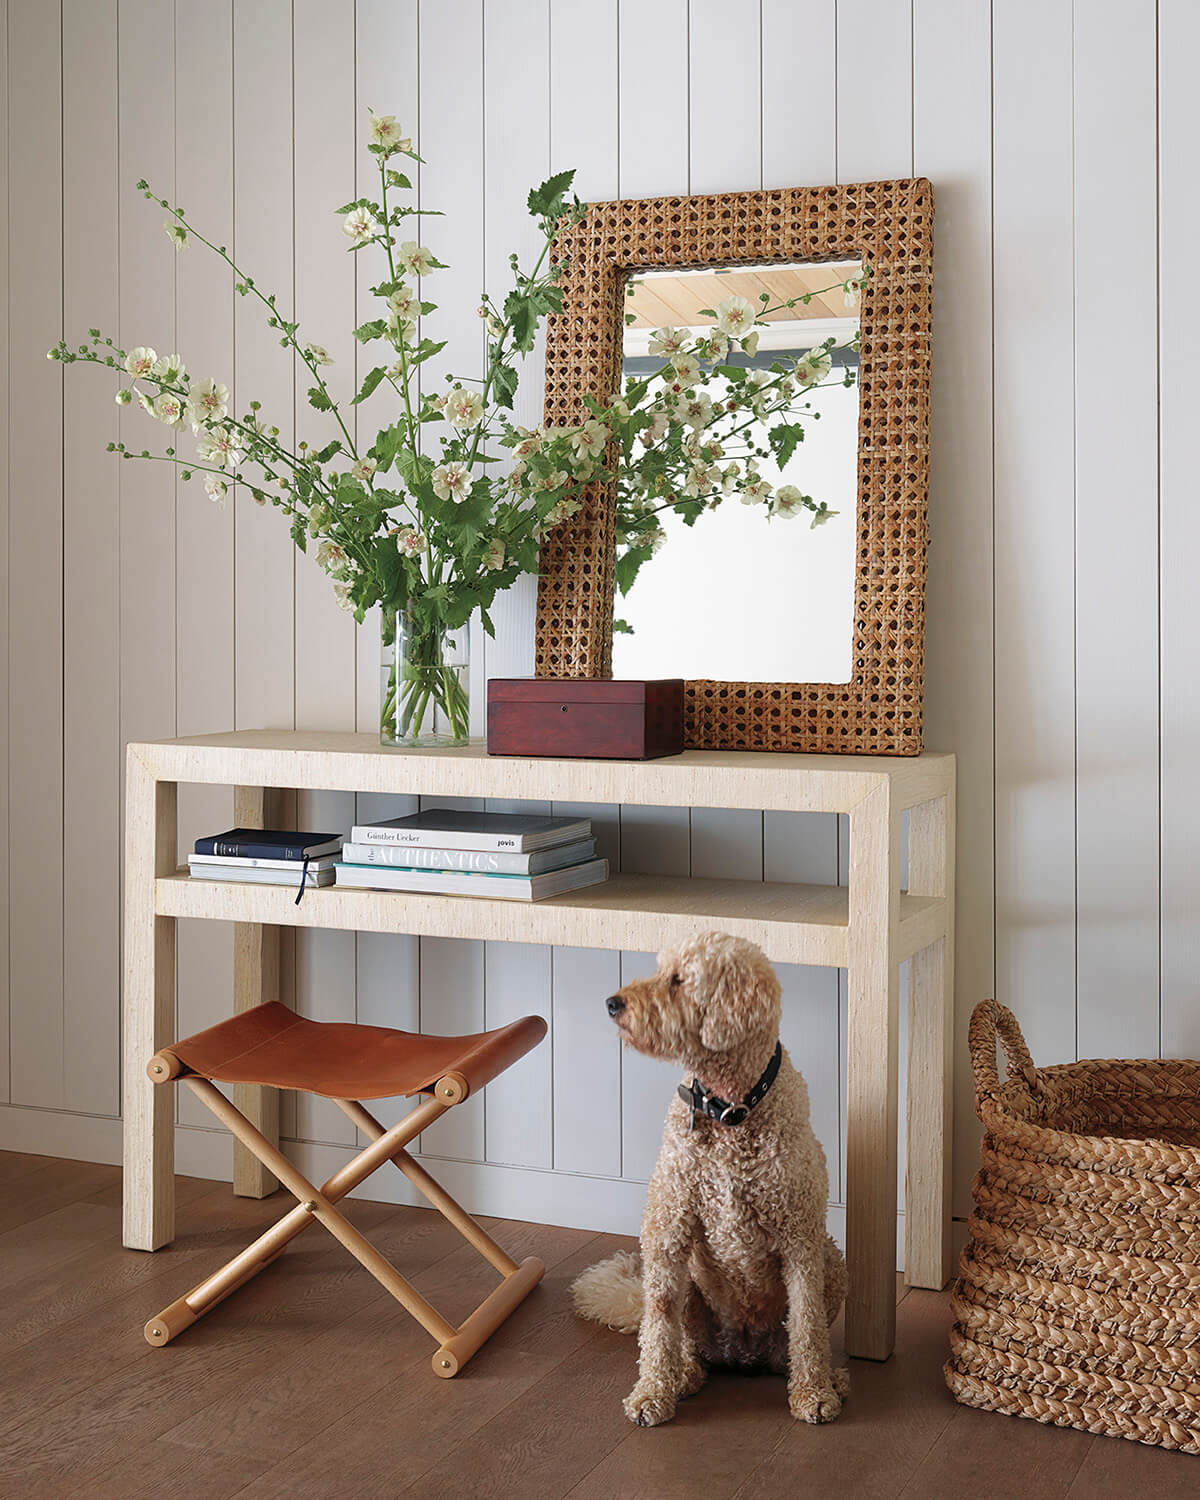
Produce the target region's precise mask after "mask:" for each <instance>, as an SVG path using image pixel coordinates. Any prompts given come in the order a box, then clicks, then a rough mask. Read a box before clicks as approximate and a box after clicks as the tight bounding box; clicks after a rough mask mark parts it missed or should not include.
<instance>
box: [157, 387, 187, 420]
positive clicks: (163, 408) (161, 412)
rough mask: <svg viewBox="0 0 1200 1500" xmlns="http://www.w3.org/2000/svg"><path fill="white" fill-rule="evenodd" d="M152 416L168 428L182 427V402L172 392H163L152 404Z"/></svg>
mask: <svg viewBox="0 0 1200 1500" xmlns="http://www.w3.org/2000/svg"><path fill="white" fill-rule="evenodd" d="M154 415H155V416H156V417H157V418H158V420H159V421H160V422H165V423H166V424H167V426H168V427H182V426H183V402H182V401H181V400H180V399H179V397H178V396H177V395H175V393H174V392H173V391H163V392H162V394H161V395H160V396H159V398H158V400H157V401H156V402H155V403H154Z"/></svg>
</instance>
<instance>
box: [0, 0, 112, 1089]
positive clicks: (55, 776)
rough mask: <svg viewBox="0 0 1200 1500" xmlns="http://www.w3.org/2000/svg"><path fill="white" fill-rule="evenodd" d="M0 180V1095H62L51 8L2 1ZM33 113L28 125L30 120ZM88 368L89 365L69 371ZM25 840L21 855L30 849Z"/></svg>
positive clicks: (58, 206)
mask: <svg viewBox="0 0 1200 1500" xmlns="http://www.w3.org/2000/svg"><path fill="white" fill-rule="evenodd" d="M8 40H9V47H10V48H11V57H12V61H11V63H10V67H9V101H8V105H9V121H10V123H11V125H12V126H13V129H12V130H11V132H10V135H9V140H10V142H11V143H15V142H18V141H20V142H21V149H20V150H15V151H14V150H11V147H10V156H9V192H10V195H11V202H12V203H13V204H14V205H17V211H16V212H15V213H14V214H13V215H12V218H11V220H10V223H9V257H10V259H9V274H10V276H11V278H12V286H13V288H14V289H15V291H16V295H15V296H13V298H12V300H11V302H10V305H9V325H8V343H9V358H10V361H11V368H12V370H13V371H14V372H19V375H18V378H16V379H14V380H13V381H12V384H11V386H10V389H9V449H8V462H9V495H10V500H9V504H10V511H9V545H10V554H9V614H10V618H11V619H12V620H13V621H14V622H16V626H17V628H16V629H15V630H14V631H13V633H12V636H11V639H10V642H9V670H10V673H11V676H10V679H9V726H10V731H9V732H10V745H9V784H10V786H11V787H13V788H14V789H15V792H16V795H15V796H13V798H12V801H11V805H10V810H9V828H8V839H7V845H8V853H7V856H6V857H7V858H8V860H9V862H10V863H9V877H10V884H9V914H10V922H11V926H10V934H11V937H10V948H9V964H10V971H9V977H10V982H11V984H12V993H13V1001H12V1012H11V1024H10V1033H11V1036H10V1039H11V1047H12V1054H11V1069H12V1074H11V1083H12V1093H11V1097H12V1099H13V1101H14V1102H15V1103H18V1104H37V1105H42V1106H44V1107H46V1108H54V1107H56V1106H61V1105H63V1104H64V1103H65V1102H66V1101H65V1100H64V1098H63V1089H62V1055H63V973H62V872H63V854H62V836H63V826H62V763H63V749H62V650H63V626H62V602H63V601H62V465H61V461H60V458H59V453H60V450H61V444H62V411H63V406H62V400H63V397H62V390H63V376H62V368H61V366H59V365H57V364H54V363H51V362H50V361H48V360H47V359H46V350H47V349H48V348H49V347H50V345H51V344H53V343H54V342H55V341H56V339H57V338H58V336H59V333H60V330H61V328H62V200H61V186H62V154H61V152H62V145H61V127H60V112H59V102H60V92H59V48H60V44H61V43H60V32H59V12H58V7H57V6H48V5H43V4H41V3H40V0H12V3H11V4H10V5H9V14H8ZM31 121H36V122H37V128H36V129H30V122H31ZM74 373H75V374H76V376H80V375H82V376H83V377H85V378H86V376H87V375H88V374H90V373H91V372H90V371H76V372H74ZM32 850H37V857H36V858H31V857H30V851H32Z"/></svg>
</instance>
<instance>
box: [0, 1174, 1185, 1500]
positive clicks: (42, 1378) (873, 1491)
mask: <svg viewBox="0 0 1200 1500" xmlns="http://www.w3.org/2000/svg"><path fill="white" fill-rule="evenodd" d="M0 1185H3V1187H4V1188H5V1190H6V1191H5V1194H4V1198H5V1204H6V1207H5V1209H4V1213H3V1216H2V1217H0V1370H2V1371H3V1378H2V1379H0V1495H3V1496H8V1495H13V1496H16V1495H20V1496H22V1497H23V1500H34V1497H43V1496H44V1497H54V1500H59V1497H62V1496H66V1495H71V1496H79V1497H93V1496H98V1497H109V1496H111V1497H113V1500H135V1497H138V1496H151V1495H153V1496H156V1497H169V1496H180V1497H183V1496H187V1497H188V1500H230V1497H233V1496H244V1497H259V1496H262V1497H280V1500H282V1497H285V1496H286V1497H320V1500H324V1497H329V1500H334V1497H336V1500H351V1497H352V1500H373V1497H379V1500H385V1497H386V1500H390V1497H393V1496H399V1495H408V1494H412V1495H429V1494H447V1493H456V1494H464V1495H470V1496H472V1497H475V1496H493V1497H502V1500H508V1497H513V1496H520V1497H521V1500H559V1497H560V1496H567V1495H569V1496H571V1497H572V1500H626V1497H628V1500H635V1497H636V1500H642V1497H648V1500H669V1497H680V1500H683V1497H687V1500H693V1497H694V1496H695V1495H696V1494H698V1493H699V1494H703V1495H704V1496H705V1500H750V1497H752V1496H754V1497H757V1496H764V1495H765V1496H771V1497H790V1496H802V1495H814V1496H817V1495H836V1496H839V1497H840V1496H850V1497H858V1496H862V1497H870V1500H888V1497H898V1496H904V1497H906V1500H918V1497H920V1500H936V1497H941V1496H946V1497H950V1496H954V1497H958V1496H961V1495H964V1494H965V1495H973V1496H978V1497H980V1500H1007V1497H1012V1500H1052V1497H1063V1500H1108V1497H1112V1500H1117V1497H1122V1500H1123V1497H1127V1496H1130V1495H1135V1494H1139V1493H1146V1494H1153V1495H1155V1497H1156V1500H1173V1497H1176V1496H1179V1497H1182V1496H1185V1495H1187V1496H1189V1497H1190V1496H1192V1495H1194V1494H1196V1493H1197V1487H1198V1486H1200V1461H1197V1460H1195V1459H1191V1458H1186V1457H1183V1456H1181V1455H1178V1454H1171V1453H1164V1452H1162V1451H1161V1450H1158V1449H1153V1448H1143V1447H1140V1446H1139V1445H1137V1444H1134V1443H1127V1442H1121V1441H1117V1440H1114V1439H1107V1438H1092V1437H1089V1436H1087V1435H1086V1434H1083V1433H1076V1432H1069V1431H1061V1430H1057V1429H1054V1428H1045V1427H1041V1426H1039V1425H1038V1424H1037V1423H1035V1422H1028V1421H1020V1420H1016V1419H1012V1418H1007V1417H1000V1416H995V1415H991V1414H988V1413H984V1412H976V1411H971V1410H968V1409H966V1408H964V1407H959V1406H956V1405H955V1404H954V1402H953V1401H952V1400H951V1399H950V1396H949V1395H948V1394H947V1392H946V1389H945V1386H944V1385H943V1384H942V1379H941V1365H942V1361H943V1359H944V1358H945V1351H946V1330H947V1326H948V1324H949V1320H950V1319H949V1307H948V1303H947V1299H946V1297H945V1295H944V1294H938V1293H932V1292H919V1291H914V1292H909V1293H907V1295H905V1293H904V1289H903V1287H902V1286H901V1285H899V1284H898V1286H897V1296H898V1298H899V1299H900V1305H899V1309H898V1314H897V1321H898V1329H897V1336H898V1347H897V1352H896V1354H895V1356H894V1357H893V1358H892V1359H891V1360H889V1361H888V1363H887V1364H884V1365H874V1364H869V1363H865V1362H860V1361H855V1362H854V1363H853V1365H852V1380H853V1391H852V1394H851V1398H850V1401H849V1402H848V1404H847V1406H846V1409H845V1411H844V1413H843V1415H842V1417H841V1419H840V1420H839V1421H838V1422H836V1423H834V1424H832V1425H831V1426H828V1427H808V1426H805V1425H802V1424H800V1423H797V1422H794V1421H793V1420H792V1419H791V1418H790V1417H789V1416H788V1413H787V1407H786V1403H785V1396H784V1389H783V1382H782V1381H781V1380H779V1379H773V1378H761V1379H747V1378H738V1377H732V1376H720V1377H714V1378H712V1379H711V1380H710V1381H709V1383H708V1384H707V1385H706V1386H705V1388H704V1389H703V1390H702V1391H701V1392H700V1394H699V1395H698V1396H696V1397H695V1398H693V1399H692V1400H691V1401H688V1402H686V1403H685V1404H684V1405H683V1406H682V1407H681V1409H680V1414H679V1416H678V1417H677V1418H676V1420H675V1421H674V1422H673V1423H671V1424H670V1425H668V1426H666V1427H662V1428H657V1429H654V1430H651V1431H642V1430H640V1429H638V1428H635V1427H632V1426H630V1424H629V1423H628V1422H627V1421H626V1420H625V1417H624V1416H623V1415H622V1412H621V1408H620V1399H621V1397H622V1396H623V1395H625V1393H626V1392H627V1391H628V1390H629V1388H630V1386H631V1385H632V1384H633V1380H634V1374H635V1370H634V1365H635V1357H636V1349H635V1343H634V1340H632V1339H629V1338H623V1337H621V1336H620V1335H619V1334H615V1333H610V1332H608V1331H606V1330H603V1329H597V1328H594V1327H593V1326H592V1325H590V1324H585V1323H581V1322H579V1321H578V1320H577V1319H576V1318H575V1317H574V1315H573V1314H572V1312H571V1309H570V1305H569V1299H568V1287H569V1285H570V1282H571V1280H572V1278H573V1277H574V1276H575V1275H576V1274H577V1273H578V1272H579V1271H580V1270H582V1269H583V1267H584V1266H587V1265H590V1264H591V1263H592V1262H593V1261H594V1260H596V1259H598V1258H600V1257H601V1256H603V1255H605V1254H608V1253H610V1252H611V1251H612V1250H613V1249H614V1248H618V1247H620V1246H623V1245H627V1244H630V1243H632V1242H631V1241H628V1240H623V1239H620V1238H618V1237H616V1236H612V1235H594V1234H588V1233H585V1232H583V1231H580V1230H574V1229H556V1228H547V1227H545V1226H543V1225H537V1224H522V1223H518V1222H516V1221H513V1220H501V1221H491V1227H492V1230H493V1232H494V1233H495V1235H496V1237H497V1239H499V1240H500V1242H501V1243H502V1244H504V1245H505V1246H506V1247H507V1248H508V1249H509V1250H510V1252H511V1253H512V1254H514V1255H516V1256H518V1257H520V1256H521V1255H525V1254H529V1253H534V1252H536V1253H537V1254H538V1255H541V1256H542V1257H543V1259H544V1260H545V1261H546V1263H547V1266H548V1267H549V1270H548V1272H547V1276H546V1280H545V1282H544V1283H543V1285H542V1287H541V1288H540V1289H539V1291H537V1292H536V1293H535V1294H534V1295H533V1296H532V1297H531V1298H530V1299H529V1300H528V1301H527V1302H526V1303H525V1304H524V1305H523V1306H522V1307H521V1308H520V1309H519V1310H518V1311H517V1313H516V1314H515V1315H514V1316H513V1317H512V1318H511V1319H510V1321H509V1322H508V1323H507V1324H506V1325H505V1326H504V1327H503V1328H502V1329H501V1331H500V1332H499V1333H498V1334H497V1335H496V1337H495V1338H494V1339H493V1340H492V1341H491V1343H490V1344H489V1345H488V1346H486V1347H485V1348H484V1349H483V1350H482V1351H481V1352H480V1354H479V1355H478V1356H477V1357H476V1358H475V1360H474V1361H473V1362H472V1363H471V1365H470V1366H469V1367H468V1369H467V1371H466V1372H465V1373H464V1375H462V1376H461V1377H459V1378H458V1379H456V1380H451V1381H439V1380H435V1379H434V1378H433V1376H432V1375H431V1374H430V1372H429V1356H430V1353H431V1348H432V1346H431V1344H430V1342H429V1340H428V1338H427V1337H426V1336H425V1334H424V1333H422V1331H421V1330H420V1329H419V1328H417V1326H416V1325H415V1324H414V1323H413V1322H412V1321H411V1320H410V1319H408V1318H407V1317H406V1316H405V1315H404V1314H403V1313H402V1312H401V1311H400V1309H399V1308H398V1307H397V1306H396V1305H395V1304H394V1303H393V1302H392V1301H391V1300H390V1299H389V1298H388V1297H387V1295H386V1294H385V1293H384V1292H382V1291H381V1290H380V1288H379V1287H378V1286H377V1285H376V1284H375V1282H374V1281H373V1280H372V1279H371V1278H370V1277H369V1276H368V1275H367V1274H366V1273H365V1272H364V1271H363V1270H362V1269H361V1268H360V1267H359V1266H358V1265H357V1264H356V1263H355V1262H354V1261H353V1260H352V1259H351V1257H350V1256H349V1255H348V1254H346V1252H345V1251H343V1250H342V1249H341V1247H340V1246H339V1245H337V1244H336V1243H335V1242H334V1241H333V1240H332V1239H331V1238H330V1237H329V1236H328V1235H325V1234H323V1233H322V1232H321V1231H320V1230H319V1229H316V1228H314V1229H312V1230H310V1231H309V1233H308V1234H306V1235H305V1236H304V1237H303V1238H302V1239H301V1240H299V1241H298V1242H297V1244H296V1245H295V1246H293V1247H292V1248H291V1249H290V1250H289V1251H288V1252H287V1254H286V1255H285V1256H284V1257H283V1258H282V1260H280V1262H279V1263H278V1264H277V1265H275V1266H273V1267H271V1268H270V1269H269V1270H268V1271H267V1272H265V1273H264V1275H263V1276H262V1277H260V1278H259V1279H258V1280H256V1281H255V1282H252V1283H251V1284H250V1285H249V1286H248V1287H247V1288H245V1289H244V1290H243V1291H241V1292H239V1293H238V1294H236V1296H234V1297H233V1298H232V1299H231V1300H230V1301H228V1302H227V1303H225V1304H224V1305H223V1306H221V1307H220V1308H218V1309H216V1310H215V1311H214V1312H213V1313H212V1314H211V1315H210V1316H209V1317H207V1318H205V1319H204V1320H203V1321H202V1322H200V1323H198V1324H197V1325H196V1326H195V1327H194V1328H193V1329H191V1330H190V1331H189V1332H188V1333H186V1334H184V1335H183V1336H182V1337H181V1338H180V1339H179V1341H178V1342H177V1343H175V1344H172V1345H170V1346H169V1347H168V1348H166V1349H152V1348H151V1347H150V1346H149V1345H148V1344H147V1343H146V1342H145V1341H144V1340H143V1338H142V1334H141V1328H142V1324H143V1322H145V1320H146V1319H147V1318H148V1317H149V1316H150V1315H151V1314H153V1313H155V1312H157V1311H158V1310H159V1308H160V1307H162V1306H163V1305H165V1304H166V1303H167V1302H170V1301H172V1300H173V1299H174V1298H175V1297H177V1296H179V1295H180V1294H181V1293H182V1292H183V1291H186V1290H187V1288H188V1287H190V1286H192V1285H194V1284H195V1283H196V1282H197V1281H198V1280H199V1279H200V1278H201V1276H203V1275H204V1274H206V1273H207V1272H208V1271H209V1270H211V1269H213V1268H215V1267H216V1266H217V1265H219V1264H220V1263H221V1262H222V1261H224V1260H226V1259H228V1258H229V1256H230V1255H232V1254H233V1253H234V1251H235V1250H237V1249H238V1248H240V1247H241V1246H242V1245H243V1244H244V1243H245V1242H246V1241H247V1240H248V1239H250V1238H251V1237H252V1236H253V1234H254V1233H255V1232H257V1231H258V1230H260V1229H261V1228H263V1227H265V1226H266V1225H267V1224H269V1223H270V1222H272V1221H273V1220H274V1219H275V1218H277V1217H278V1216H279V1215H280V1213H281V1212H282V1211H283V1209H284V1208H285V1207H286V1200H285V1199H283V1198H282V1197H281V1196H280V1195H276V1197H275V1198H273V1199H267V1200H266V1201H265V1202H261V1203H259V1202H254V1201H252V1200H248V1199H239V1198H234V1197H233V1196H232V1194H231V1193H230V1190H229V1188H228V1186H227V1185H225V1184H219V1183H213V1182H200V1181H196V1180H194V1179H189V1178H180V1179H179V1183H178V1191H179V1234H178V1238H177V1239H176V1241H175V1243H174V1245H173V1246H171V1247H170V1248H169V1249H166V1250H162V1251H159V1253H158V1254H156V1255H146V1254H143V1253H140V1252H138V1251H129V1250H123V1249H122V1248H121V1245H120V1182H119V1173H118V1170H117V1168H115V1167H103V1166H93V1165H88V1164H86V1163H79V1162H69V1161H57V1160H54V1159H52V1158H49V1157H33V1156H19V1155H15V1154H13V1153H0ZM349 1212H350V1216H351V1217H352V1218H353V1219H354V1221H355V1223H357V1224H358V1225H359V1226H360V1227H361V1228H363V1229H364V1230H365V1231H366V1232H367V1233H369V1234H371V1235H372V1236H373V1237H374V1238H375V1239H376V1241H377V1243H378V1244H379V1245H380V1248H381V1249H383V1250H384V1252H385V1253H387V1254H388V1255H390V1256H392V1257H393V1259H394V1260H395V1261H396V1263H397V1264H398V1265H399V1267H400V1268H401V1270H402V1271H404V1273H405V1274H406V1275H408V1276H410V1277H412V1278H413V1280H414V1281H415V1282H416V1284H417V1285H418V1286H419V1287H420V1288H421V1290H422V1291H423V1292H424V1293H425V1294H426V1295H427V1296H428V1297H430V1298H431V1299H432V1300H433V1301H434V1302H435V1303H436V1304H437V1305H439V1306H443V1305H444V1307H445V1310H446V1312H447V1313H448V1314H449V1315H450V1316H451V1317H454V1316H456V1315H457V1314H460V1313H461V1312H462V1311H463V1310H464V1309H466V1308H468V1307H470V1306H472V1305H473V1304H474V1303H475V1302H477V1301H478V1300H479V1299H480V1297H481V1296H482V1295H483V1294H484V1292H485V1291H486V1289H487V1287H488V1286H489V1285H490V1278H491V1276H492V1273H491V1272H490V1270H489V1268H488V1267H486V1266H485V1265H484V1264H483V1263H482V1262H481V1261H480V1260H479V1258H478V1257H477V1256H476V1255H475V1253H474V1252H473V1251H472V1250H470V1249H469V1248H468V1247H466V1246H464V1245H463V1244H462V1242H461V1241H460V1240H459V1239H458V1238H457V1236H456V1235H455V1234H454V1233H453V1231H451V1230H450V1229H449V1228H448V1226H446V1225H445V1224H444V1223H443V1222H442V1220H441V1219H440V1218H439V1217H438V1216H437V1215H436V1214H434V1213H432V1212H430V1211H428V1210H423V1209H415V1208H397V1207H396V1206H394V1205H391V1204H383V1203H368V1202H356V1203H352V1204H350V1205H349Z"/></svg>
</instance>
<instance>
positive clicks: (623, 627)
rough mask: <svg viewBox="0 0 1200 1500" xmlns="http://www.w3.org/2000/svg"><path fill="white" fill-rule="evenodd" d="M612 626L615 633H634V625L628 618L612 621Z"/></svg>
mask: <svg viewBox="0 0 1200 1500" xmlns="http://www.w3.org/2000/svg"><path fill="white" fill-rule="evenodd" d="M612 628H613V634H614V635H632V634H633V626H632V625H631V624H630V623H629V621H628V620H614V621H613V622H612Z"/></svg>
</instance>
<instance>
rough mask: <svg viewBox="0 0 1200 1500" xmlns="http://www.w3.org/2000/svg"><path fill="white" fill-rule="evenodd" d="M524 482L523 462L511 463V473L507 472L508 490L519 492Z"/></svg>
mask: <svg viewBox="0 0 1200 1500" xmlns="http://www.w3.org/2000/svg"><path fill="white" fill-rule="evenodd" d="M524 483H525V465H524V464H523V463H521V464H514V465H513V469H512V473H511V474H509V476H508V487H509V489H510V490H517V491H518V492H520V490H521V487H522V486H523V485H524Z"/></svg>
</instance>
